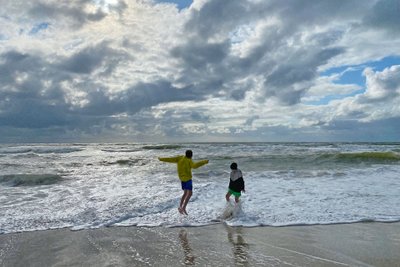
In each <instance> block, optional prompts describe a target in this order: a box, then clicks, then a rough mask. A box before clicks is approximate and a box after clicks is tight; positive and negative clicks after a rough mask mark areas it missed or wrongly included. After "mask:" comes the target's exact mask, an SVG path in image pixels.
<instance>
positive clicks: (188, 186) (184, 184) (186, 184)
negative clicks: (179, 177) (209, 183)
mask: <svg viewBox="0 0 400 267" xmlns="http://www.w3.org/2000/svg"><path fill="white" fill-rule="evenodd" d="M181 184H182V190H193V185H192V180H189V181H187V182H181Z"/></svg>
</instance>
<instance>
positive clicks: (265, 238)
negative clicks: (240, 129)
mask: <svg viewBox="0 0 400 267" xmlns="http://www.w3.org/2000/svg"><path fill="white" fill-rule="evenodd" d="M185 265H195V266H383V267H384V266H388V267H389V266H390V267H396V266H400V223H355V224H341V225H315V226H290V227H254V228H242V227H229V226H226V225H225V224H216V225H210V226H204V227H188V228H183V227H177V228H164V227H153V228H145V227H108V228H100V229H93V230H82V231H71V230H69V229H60V230H49V231H36V232H25V233H16V234H3V235H0V266H24V267H25V266H40V267H43V266H185Z"/></svg>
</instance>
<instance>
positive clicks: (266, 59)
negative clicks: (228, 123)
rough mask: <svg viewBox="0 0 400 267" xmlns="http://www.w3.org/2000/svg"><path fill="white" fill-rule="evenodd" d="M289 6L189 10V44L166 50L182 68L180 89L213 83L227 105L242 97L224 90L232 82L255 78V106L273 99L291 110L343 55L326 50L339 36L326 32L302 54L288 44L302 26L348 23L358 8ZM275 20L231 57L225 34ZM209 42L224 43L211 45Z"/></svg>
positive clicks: (215, 4)
mask: <svg viewBox="0 0 400 267" xmlns="http://www.w3.org/2000/svg"><path fill="white" fill-rule="evenodd" d="M289 2H290V3H287V2H282V1H268V2H258V3H254V2H250V1H242V0H241V1H238V0H235V1H228V2H227V1H221V0H214V1H208V2H206V3H205V4H204V5H203V6H202V7H201V9H200V10H193V12H192V13H191V17H190V19H189V20H188V22H187V23H186V25H185V30H186V33H187V35H188V36H190V38H189V39H188V41H187V42H186V43H185V44H183V45H181V46H179V47H176V48H174V49H173V50H172V56H174V57H176V58H179V59H181V61H182V63H183V66H182V68H183V71H182V78H181V80H182V81H185V82H186V83H190V80H191V81H192V82H193V83H194V84H196V86H198V87H199V88H210V87H209V86H206V85H205V84H204V83H205V82H209V81H210V80H214V81H218V83H214V84H213V87H212V90H213V92H218V91H219V90H225V91H228V95H229V96H231V97H232V98H233V99H236V100H241V99H243V97H244V95H245V91H244V90H241V89H239V88H237V87H231V86H229V85H231V84H232V81H234V80H238V79H246V78H248V77H250V76H252V75H261V76H264V79H265V83H264V89H263V91H264V92H263V93H262V94H261V95H260V96H261V97H262V98H259V99H258V100H259V101H260V102H262V101H264V100H265V98H269V97H275V98H277V99H278V100H280V102H281V103H284V104H287V105H294V104H297V103H298V102H299V101H300V98H301V97H302V96H303V95H304V93H305V92H306V91H307V90H308V89H309V88H310V86H311V85H312V82H313V81H314V79H315V78H316V77H317V69H318V67H320V66H322V65H324V64H326V63H327V62H328V60H330V59H331V58H334V57H336V56H338V55H340V54H342V53H344V52H345V49H344V48H342V47H332V44H334V43H335V42H336V41H338V40H340V38H341V37H342V35H343V32H342V31H340V30H337V29H332V30H328V31H326V32H322V33H321V32H319V33H316V34H314V35H312V36H310V37H308V39H307V43H301V46H302V49H293V47H292V46H291V45H289V44H288V39H292V40H294V42H299V43H300V42H302V41H301V38H302V35H301V33H302V31H306V30H307V27H308V25H314V24H318V23H327V22H328V21H329V20H331V19H333V18H335V16H344V17H349V15H350V14H351V12H352V11H351V9H353V10H354V9H360V7H359V6H358V5H357V4H356V1H339V2H333V1H320V2H316V3H313V4H312V5H310V4H308V5H306V2H305V1H289ZM308 3H309V2H308ZM343 14H344V15H343ZM277 15H278V17H279V18H280V19H281V21H280V24H279V26H278V25H271V26H268V27H265V28H264V29H263V32H261V33H260V41H259V44H258V45H256V46H254V47H252V49H251V50H250V51H249V52H248V54H247V55H246V56H245V57H243V56H242V57H238V56H237V55H233V54H232V53H231V41H230V39H229V38H230V36H229V33H230V32H234V31H235V30H237V29H238V27H240V26H241V25H243V24H247V23H250V24H251V23H252V22H254V21H257V20H263V19H268V18H274V17H276V16H277ZM221 36H222V37H221ZM213 38H217V39H221V38H224V39H223V41H220V42H219V43H218V42H217V43H216V42H215V41H212V40H213ZM205 77H207V79H208V80H207V81H205V80H204V78H205ZM216 77H218V78H216ZM301 83H303V84H301ZM216 86H219V87H216ZM299 87H300V88H299ZM202 91H203V92H204V93H212V92H210V91H209V90H202Z"/></svg>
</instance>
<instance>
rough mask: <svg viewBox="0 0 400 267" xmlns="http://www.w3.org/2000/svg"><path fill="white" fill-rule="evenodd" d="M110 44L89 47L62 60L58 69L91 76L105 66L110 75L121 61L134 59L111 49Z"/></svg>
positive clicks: (106, 72) (105, 72)
mask: <svg viewBox="0 0 400 267" xmlns="http://www.w3.org/2000/svg"><path fill="white" fill-rule="evenodd" d="M108 45H109V42H102V43H100V44H98V45H95V46H89V47H86V48H84V49H82V50H80V51H79V52H78V53H76V54H73V55H71V56H70V57H68V58H65V59H61V60H60V63H59V64H58V68H59V69H61V70H66V71H70V72H74V73H78V74H90V73H92V72H93V71H94V70H96V69H98V68H99V67H101V66H103V67H104V68H105V69H106V71H104V73H103V74H110V73H111V72H112V70H113V69H114V68H115V67H116V65H117V64H118V62H119V61H120V60H124V59H125V60H126V59H133V58H132V57H131V56H129V55H128V54H126V53H122V52H120V51H117V50H114V49H112V48H109V46H108Z"/></svg>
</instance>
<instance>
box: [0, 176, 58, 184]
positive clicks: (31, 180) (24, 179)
mask: <svg viewBox="0 0 400 267" xmlns="http://www.w3.org/2000/svg"><path fill="white" fill-rule="evenodd" d="M61 180H62V177H61V176H60V175H57V174H10V175H3V176H0V182H1V183H6V184H8V185H10V186H35V185H48V184H55V183H57V182H59V181H61Z"/></svg>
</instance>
